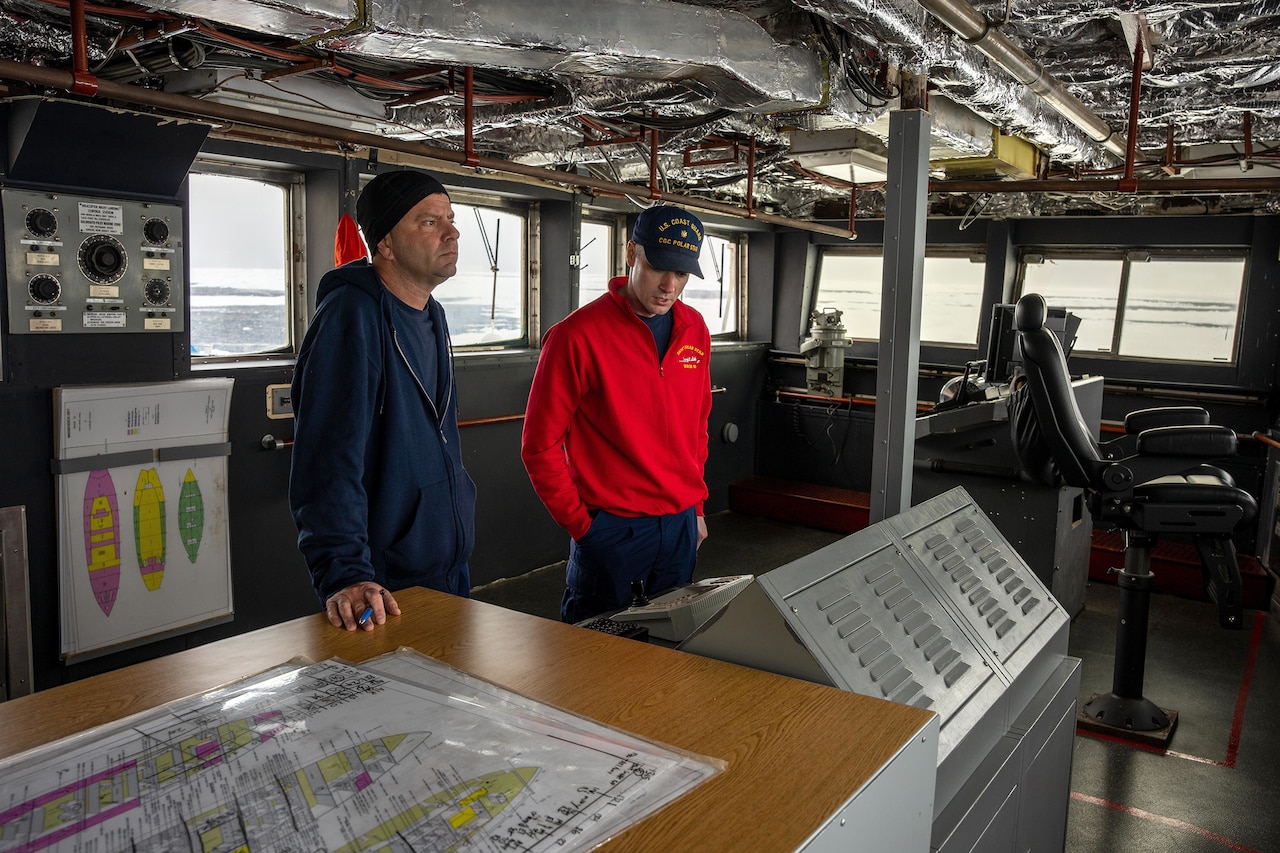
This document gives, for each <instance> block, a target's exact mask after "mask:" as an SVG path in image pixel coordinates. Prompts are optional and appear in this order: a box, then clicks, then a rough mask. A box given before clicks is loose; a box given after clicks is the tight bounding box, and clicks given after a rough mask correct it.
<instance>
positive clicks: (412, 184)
mask: <svg viewBox="0 0 1280 853" xmlns="http://www.w3.org/2000/svg"><path fill="white" fill-rule="evenodd" d="M356 221H357V222H358V223H359V225H360V230H361V231H363V232H364V238H365V242H366V244H367V245H368V247H369V252H370V255H371V256H372V260H366V259H363V258H362V259H360V260H357V261H353V262H351V263H349V264H344V265H342V266H340V267H338V268H337V269H335V270H333V271H331V272H329V273H327V274H326V275H325V276H324V278H323V279H321V280H320V286H319V288H318V290H317V294H316V314H315V317H314V318H313V320H312V322H311V326H310V328H308V330H307V334H306V338H305V339H304V340H303V342H302V349H301V351H300V352H299V354H298V364H297V368H296V370H295V372H294V377H293V388H292V401H293V411H294V445H293V468H292V471H291V473H290V477H289V506H290V509H291V510H292V512H293V517H294V521H295V522H296V523H297V525H298V548H299V550H300V551H301V552H302V555H303V557H304V558H305V559H306V562H307V568H308V569H309V570H310V572H311V579H312V583H313V584H314V586H315V589H316V594H317V595H318V596H319V597H320V600H321V601H322V602H323V603H324V606H325V610H326V612H327V613H328V616H329V621H330V622H331V623H333V624H334V625H335V626H337V627H343V628H346V629H347V630H348V631H354V630H356V629H357V628H362V629H363V630H366V631H372V630H373V629H374V627H375V626H377V625H381V624H383V623H384V622H385V621H386V618H387V616H389V615H390V616H397V615H399V614H400V608H399V605H397V603H396V600H395V596H394V595H393V594H392V591H393V590H396V589H403V588H404V587H408V586H426V587H430V588H432V589H438V590H441V591H443V592H449V593H453V594H455V595H462V596H466V595H469V594H470V591H471V580H470V574H469V571H468V568H467V560H468V559H469V557H470V556H471V548H472V545H473V543H474V539H475V521H474V519H475V495H476V492H475V484H474V483H473V482H472V481H471V478H470V476H468V474H467V472H466V471H465V470H464V469H463V467H462V454H461V449H460V444H461V442H460V441H459V436H458V409H457V395H456V393H455V390H454V373H453V353H452V350H451V348H450V346H449V329H448V326H447V324H446V322H445V313H444V308H443V307H442V306H441V305H440V302H439V301H438V300H436V299H433V298H432V295H431V294H432V292H433V291H434V290H435V288H436V287H438V286H439V285H440V284H442V283H443V282H444V281H446V280H447V279H449V278H450V277H452V276H453V275H454V274H455V273H456V272H457V270H458V229H457V228H455V227H454V224H453V206H452V205H451V204H450V202H449V194H448V192H447V191H446V190H445V188H444V186H443V185H442V184H441V183H440V182H439V181H438V180H436V179H435V178H433V177H431V176H430V175H427V174H425V173H423V172H416V171H412V170H404V171H395V172H386V173H383V174H380V175H378V176H377V177H375V178H374V179H373V180H372V181H370V182H369V183H368V185H367V186H366V187H365V188H364V190H363V191H362V192H361V193H360V198H359V199H358V200H357V202H356Z"/></svg>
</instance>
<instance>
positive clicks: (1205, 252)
mask: <svg viewBox="0 0 1280 853" xmlns="http://www.w3.org/2000/svg"><path fill="white" fill-rule="evenodd" d="M1029 257H1038V258H1040V261H1039V263H1044V262H1046V261H1049V260H1051V259H1057V258H1063V259H1067V258H1069V259H1078V260H1105V261H1119V262H1120V264H1121V267H1120V280H1119V283H1118V286H1117V291H1116V306H1115V319H1114V321H1113V322H1114V325H1113V326H1112V328H1111V344H1110V349H1109V350H1107V351H1105V352H1104V351H1102V350H1086V351H1081V352H1078V353H1074V354H1073V355H1072V360H1073V361H1075V360H1076V359H1077V358H1080V359H1088V360H1093V359H1097V360H1098V361H1099V362H1100V363H1111V364H1115V363H1117V362H1125V363H1132V364H1179V365H1185V366H1194V367H1208V368H1223V369H1231V370H1235V369H1237V368H1238V367H1239V365H1240V347H1241V343H1242V341H1243V338H1244V332H1245V320H1246V314H1247V305H1246V300H1247V297H1248V290H1249V281H1250V275H1251V265H1252V256H1251V252H1250V250H1249V249H1247V248H1244V247H1236V246H1204V247H1196V248H1177V247H1149V248H1144V247H1137V246H1124V247H1120V246H1111V247H1096V246H1095V247H1066V246H1032V245H1026V246H1020V247H1018V255H1017V270H1016V281H1015V285H1014V293H1015V294H1016V296H1015V301H1016V298H1017V297H1021V296H1022V295H1023V294H1024V293H1026V292H1027V290H1026V286H1027V268H1028V267H1029V266H1031V265H1033V262H1029V261H1028V260H1027V259H1028V258H1029ZM1178 258H1181V259H1184V260H1186V261H1189V262H1193V261H1197V260H1223V261H1227V260H1234V261H1239V262H1240V263H1241V276H1240V289H1239V298H1238V299H1237V300H1236V316H1235V332H1234V340H1233V343H1232V351H1231V356H1230V358H1229V359H1227V360H1206V359H1180V358H1173V357H1156V356H1141V355H1127V354H1124V353H1121V352H1120V342H1121V339H1122V338H1123V334H1124V318H1125V314H1126V300H1127V299H1128V296H1129V284H1130V271H1131V268H1132V266H1133V263H1134V262H1135V261H1138V262H1147V261H1150V260H1154V259H1159V260H1171V259H1178Z"/></svg>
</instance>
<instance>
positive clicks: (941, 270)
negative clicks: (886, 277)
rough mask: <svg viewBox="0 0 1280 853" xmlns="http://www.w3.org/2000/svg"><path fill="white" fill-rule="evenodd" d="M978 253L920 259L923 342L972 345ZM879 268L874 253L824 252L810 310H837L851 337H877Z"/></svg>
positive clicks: (980, 268) (981, 271) (978, 307)
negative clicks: (922, 272) (815, 295)
mask: <svg viewBox="0 0 1280 853" xmlns="http://www.w3.org/2000/svg"><path fill="white" fill-rule="evenodd" d="M983 260H984V259H983V257H982V256H981V255H979V254H970V253H958V252H949V253H944V252H942V251H933V252H930V254H929V255H928V256H927V257H925V259H924V279H923V282H922V291H923V292H922V294H921V305H920V340H921V342H922V343H929V344H943V345H953V346H970V347H972V346H976V345H977V343H978V321H979V318H980V317H981V316H982V313H983V312H982V283H983V277H984V276H985V267H984V264H983ZM883 269H884V264H883V260H882V257H881V255H880V254H879V253H877V254H868V253H853V252H843V251H839V250H834V249H827V250H826V251H824V252H823V254H822V256H821V260H820V262H819V265H818V277H817V298H816V300H815V303H814V304H815V307H816V308H818V309H823V308H836V309H838V310H840V311H841V312H843V316H842V318H841V320H842V322H843V323H844V327H845V329H846V330H847V334H848V336H849V337H850V338H855V339H861V340H871V341H874V340H878V339H879V338H880V291H881V288H882V279H883Z"/></svg>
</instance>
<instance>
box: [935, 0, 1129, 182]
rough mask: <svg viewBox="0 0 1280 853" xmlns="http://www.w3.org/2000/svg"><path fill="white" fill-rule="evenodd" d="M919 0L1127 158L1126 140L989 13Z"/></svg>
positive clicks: (959, 1) (950, 1)
mask: <svg viewBox="0 0 1280 853" xmlns="http://www.w3.org/2000/svg"><path fill="white" fill-rule="evenodd" d="M919 2H920V5H921V6H923V7H924V9H925V11H927V12H929V13H930V14H931V15H933V16H934V17H935V18H937V19H938V20H939V21H941V22H942V23H944V24H946V25H947V26H948V27H949V28H950V29H951V31H952V32H954V33H955V34H956V35H958V36H960V38H962V39H964V40H965V41H966V42H968V43H969V44H971V45H973V46H974V47H975V48H976V49H977V50H979V51H981V52H982V53H983V54H985V55H986V56H987V57H988V58H989V59H991V61H992V62H994V63H995V64H996V65H998V66H1000V67H1001V68H1003V69H1004V70H1005V71H1007V72H1009V74H1011V75H1012V76H1013V78H1014V79H1015V80H1017V81H1018V82H1019V83H1022V84H1023V85H1024V86H1026V87H1027V88H1028V89H1030V90H1031V91H1032V92H1035V93H1036V94H1037V95H1039V96H1040V97H1041V98H1043V99H1044V101H1045V102H1046V103H1047V104H1048V105H1049V106H1050V107H1052V108H1053V110H1054V112H1056V113H1058V115H1060V116H1062V117H1063V118H1064V119H1066V120H1067V121H1069V122H1070V123H1071V124H1073V125H1075V126H1076V127H1078V128H1080V130H1082V131H1083V132H1084V133H1085V134H1086V135H1087V136H1088V137H1089V138H1090V139H1092V140H1093V141H1094V142H1097V143H1098V144H1100V145H1101V146H1102V147H1103V148H1105V149H1106V150H1107V151H1108V152H1110V153H1111V154H1112V155H1114V156H1115V157H1116V158H1118V159H1120V160H1123V159H1124V156H1125V141H1124V139H1123V138H1122V137H1120V136H1118V135H1117V134H1116V133H1115V132H1114V131H1113V130H1112V129H1111V127H1110V125H1108V124H1107V123H1106V122H1105V121H1103V120H1102V119H1101V118H1099V117H1098V116H1097V115H1096V114H1095V113H1094V112H1093V111H1092V110H1090V109H1089V108H1088V107H1087V106H1085V104H1084V102H1083V101H1081V100H1080V99H1079V98H1077V97H1076V96H1075V95H1073V94H1071V92H1069V91H1068V90H1067V87H1066V86H1065V85H1063V83H1062V81H1060V80H1058V79H1057V78H1055V77H1052V76H1050V75H1049V73H1048V72H1047V71H1045V70H1044V68H1043V67H1042V66H1041V65H1040V64H1039V63H1037V62H1036V61H1035V60H1034V59H1032V58H1031V57H1030V56H1029V55H1028V54H1027V52H1026V51H1024V50H1023V49H1022V48H1020V47H1018V46H1017V45H1016V44H1014V43H1013V42H1012V41H1010V40H1009V38H1008V37H1007V36H1006V35H1005V34H1004V33H1002V32H1000V31H999V30H994V29H992V28H991V22H990V21H988V20H987V16H986V15H984V14H982V12H980V11H978V10H977V9H975V8H974V7H973V6H970V5H969V4H968V3H967V2H965V0H919Z"/></svg>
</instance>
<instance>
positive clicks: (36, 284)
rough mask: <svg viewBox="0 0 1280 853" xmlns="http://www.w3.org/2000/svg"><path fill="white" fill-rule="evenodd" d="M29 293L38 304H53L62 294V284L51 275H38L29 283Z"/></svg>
mask: <svg viewBox="0 0 1280 853" xmlns="http://www.w3.org/2000/svg"><path fill="white" fill-rule="evenodd" d="M27 293H28V294H29V295H30V296H31V301H32V302H35V303H36V304H38V305H52V304H53V303H55V302H57V301H58V297H59V296H61V295H62V285H61V284H59V283H58V280H57V279H56V278H54V277H53V276H51V275H45V274H41V275H37V276H34V277H32V279H31V281H30V282H28V283H27Z"/></svg>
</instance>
